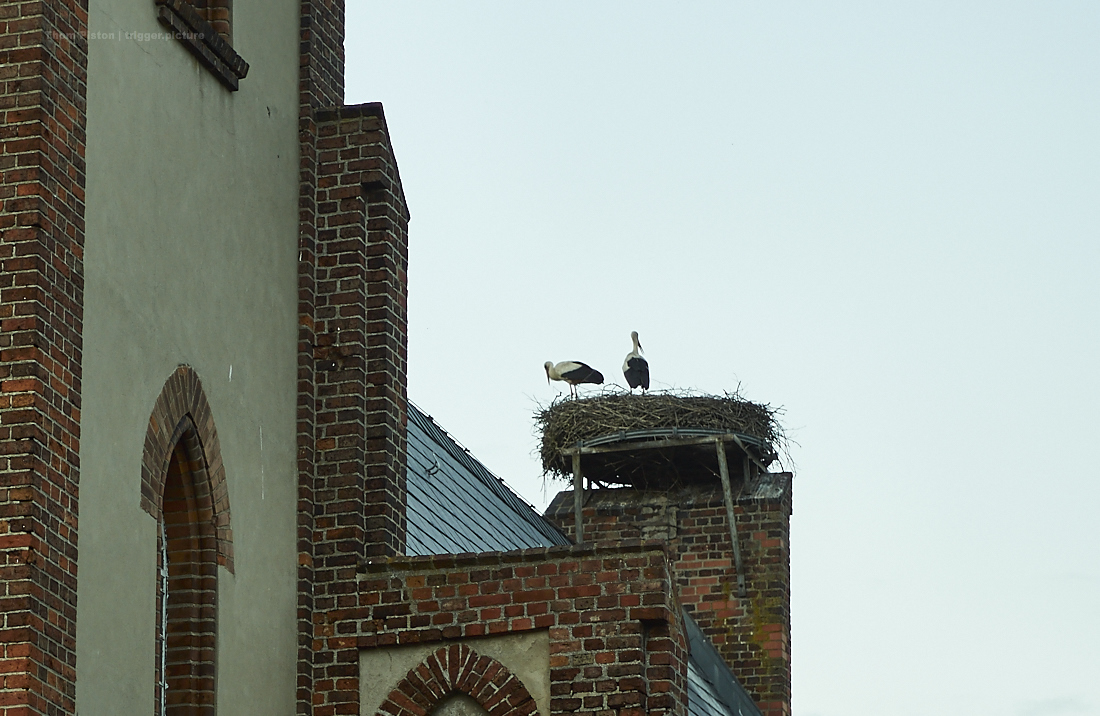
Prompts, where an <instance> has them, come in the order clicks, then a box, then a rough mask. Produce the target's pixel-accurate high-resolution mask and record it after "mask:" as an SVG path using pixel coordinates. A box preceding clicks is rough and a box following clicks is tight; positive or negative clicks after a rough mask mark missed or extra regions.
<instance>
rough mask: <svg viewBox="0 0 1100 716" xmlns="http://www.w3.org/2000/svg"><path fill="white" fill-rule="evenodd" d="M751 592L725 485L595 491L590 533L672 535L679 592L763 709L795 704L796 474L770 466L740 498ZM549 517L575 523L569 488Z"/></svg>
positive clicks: (587, 516) (599, 538) (603, 540)
mask: <svg viewBox="0 0 1100 716" xmlns="http://www.w3.org/2000/svg"><path fill="white" fill-rule="evenodd" d="M735 514H736V519H737V530H738V543H739V546H740V549H741V556H742V562H743V567H744V572H745V579H746V596H745V597H744V598H738V595H737V579H736V569H735V563H734V558H733V548H732V543H731V541H730V532H729V525H728V523H727V519H726V508H725V502H724V500H723V497H722V491H721V486H720V485H718V484H716V483H714V484H702V485H694V486H686V487H682V488H680V489H676V490H671V491H658V490H635V489H630V488H620V489H611V490H595V491H593V492H592V493H590V495H589V497H588V499H587V501H586V506H585V509H584V512H583V519H584V529H585V539H586V540H591V541H594V542H596V543H598V544H609V545H613V544H617V543H621V542H622V541H624V540H634V539H639V538H645V539H661V540H667V542H668V545H669V548H670V552H671V554H672V556H673V560H674V561H673V570H674V572H675V575H676V585H677V591H678V596H679V599H680V601H681V602H682V603H683V604H684V606H685V607H686V608H687V609H688V610H689V611H690V612H691V614H692V616H693V617H694V619H695V620H696V622H697V623H698V624H699V627H700V628H701V629H702V631H703V633H704V634H706V636H707V637H708V638H709V639H710V640H711V642H712V643H713V644H714V646H715V647H716V648H717V649H718V652H719V653H720V654H721V655H722V657H723V658H724V659H725V660H726V662H727V663H728V664H729V665H730V668H731V670H732V671H733V673H734V675H735V676H736V677H737V679H738V681H739V682H741V685H742V686H744V687H745V689H746V690H747V691H748V692H749V693H750V694H751V695H752V697H753V700H754V701H755V702H756V703H757V705H758V706H759V707H760V708H761V710H762V711H763V712H764V714H765V716H789V714H790V713H791V650H790V637H791V620H790V540H789V537H790V515H791V476H790V475H789V474H786V473H781V474H777V475H764V476H761V478H759V479H757V480H755V481H754V482H753V483H752V484H751V485H750V486H749V487H748V488H747V489H745V490H744V491H743V492H742V493H741V495H740V496H739V497H738V499H737V501H736V507H735ZM546 516H547V518H549V519H550V520H551V521H552V522H554V523H555V524H557V525H558V526H559V527H561V528H562V529H563V530H566V532H567V533H570V534H571V533H572V529H573V493H572V492H562V493H560V494H559V495H558V496H557V497H556V498H555V499H554V501H553V502H552V503H551V505H550V507H549V508H547V513H546Z"/></svg>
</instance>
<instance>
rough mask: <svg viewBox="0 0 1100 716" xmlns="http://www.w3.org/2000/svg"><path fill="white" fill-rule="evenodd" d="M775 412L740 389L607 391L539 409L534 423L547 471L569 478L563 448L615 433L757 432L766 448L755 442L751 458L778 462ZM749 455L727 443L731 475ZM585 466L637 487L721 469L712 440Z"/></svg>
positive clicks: (603, 457) (588, 472)
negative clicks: (717, 391)
mask: <svg viewBox="0 0 1100 716" xmlns="http://www.w3.org/2000/svg"><path fill="white" fill-rule="evenodd" d="M776 414H777V411H776V410H775V409H773V408H772V407H771V406H768V405H764V404H761V403H753V402H751V401H748V400H745V399H744V398H742V397H741V396H740V395H738V394H736V393H732V394H731V393H726V394H725V395H721V396H717V395H694V394H689V393H683V392H660V393H646V394H642V395H633V394H630V393H622V392H604V393H602V394H599V395H596V396H593V397H588V398H577V399H569V398H559V399H557V400H555V401H554V402H553V403H551V404H550V405H549V406H547V407H545V408H540V409H539V410H538V411H537V412H536V413H535V422H536V424H537V425H538V427H539V428H540V429H541V430H542V447H541V456H542V468H543V471H544V473H545V474H547V475H548V476H551V477H555V476H556V477H562V478H569V477H571V476H572V474H573V468H572V458H571V457H570V456H569V455H564V454H562V450H563V449H567V448H572V447H575V446H576V445H577V443H579V442H583V441H587V440H592V439H593V438H599V437H603V436H608V435H613V434H615V433H621V432H631V431H642V430H649V431H652V430H657V429H666V430H667V429H671V428H676V429H678V430H683V431H691V430H700V431H705V430H711V431H722V432H726V433H739V434H741V435H749V436H752V437H755V438H757V439H759V440H760V441H761V442H762V444H763V445H762V447H757V446H750V447H749V453H750V456H751V457H752V458H754V459H755V462H756V464H757V465H760V464H762V465H764V466H767V465H769V464H771V463H772V462H773V461H775V460H776V459H777V448H781V447H785V439H784V436H783V431H782V427H781V426H780V425H779V422H778V420H777V419H776ZM632 442H637V441H632ZM744 457H745V454H744V453H743V452H741V451H740V449H739V448H737V447H736V446H735V445H734V444H733V443H730V444H728V445H727V459H728V461H729V466H730V472H731V474H734V475H742V472H743V467H742V464H743V459H744ZM582 469H583V472H584V475H585V476H586V477H588V478H589V479H592V480H595V481H597V482H601V483H607V484H620V485H635V486H639V487H641V486H661V487H673V486H675V485H676V484H681V483H687V482H700V481H709V480H712V479H717V474H718V473H717V469H718V468H717V457H716V454H715V448H714V446H713V444H710V445H703V446H678V447H669V448H661V449H639V450H632V451H627V452H613V453H602V454H599V455H585V456H584V457H583V459H582Z"/></svg>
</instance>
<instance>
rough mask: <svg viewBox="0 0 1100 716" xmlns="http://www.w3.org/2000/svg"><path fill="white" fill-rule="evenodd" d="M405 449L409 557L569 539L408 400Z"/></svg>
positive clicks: (560, 542) (550, 543) (551, 543)
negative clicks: (406, 456) (406, 452)
mask: <svg viewBox="0 0 1100 716" xmlns="http://www.w3.org/2000/svg"><path fill="white" fill-rule="evenodd" d="M407 449H408V456H409V465H408V471H407V477H406V485H407V489H408V513H407V514H408V516H407V522H408V538H407V544H406V548H405V549H406V553H407V554H409V555H410V556H418V555H428V554H457V553H459V552H488V551H496V550H500V551H507V550H513V549H525V548H527V547H551V546H554V545H567V544H570V543H571V540H570V539H569V538H568V537H566V536H565V535H564V534H562V532H561V531H560V530H559V529H558V528H557V527H555V526H553V525H552V524H550V523H549V522H547V521H546V520H545V519H543V517H542V515H540V514H539V513H538V512H537V511H536V510H535V508H534V507H532V506H531V505H529V504H528V503H526V502H525V501H524V500H523V499H521V498H520V497H519V496H518V495H517V494H516V493H515V492H514V491H513V490H512V489H511V488H509V487H508V486H507V485H505V484H504V481H503V480H501V479H500V478H499V477H497V476H496V475H494V474H493V473H491V472H489V470H488V469H487V468H486V467H485V466H484V465H482V464H481V463H480V462H478V461H477V459H475V458H474V457H473V456H472V455H471V454H470V452H469V451H468V450H467V449H466V448H464V447H462V446H461V445H459V444H458V442H456V441H455V439H454V438H452V437H451V436H450V435H448V434H447V432H446V431H445V430H443V428H441V427H439V425H437V424H436V422H435V421H434V420H432V418H431V417H430V416H428V415H426V414H425V413H423V412H422V411H421V410H420V409H419V408H417V407H416V406H415V405H413V404H412V403H409V427H408V448H407Z"/></svg>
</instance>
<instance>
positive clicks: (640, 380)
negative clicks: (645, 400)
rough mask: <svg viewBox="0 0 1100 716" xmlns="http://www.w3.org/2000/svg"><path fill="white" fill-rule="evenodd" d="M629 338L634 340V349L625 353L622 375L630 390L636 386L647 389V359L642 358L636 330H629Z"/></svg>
mask: <svg viewBox="0 0 1100 716" xmlns="http://www.w3.org/2000/svg"><path fill="white" fill-rule="evenodd" d="M630 340H632V341H634V350H632V351H630V352H629V353H627V354H626V359H625V360H624V361H623V377H625V378H626V384H627V385H629V386H630V389H631V390H634V389H635V388H638V387H640V388H641V389H642V390H643V391H646V390H649V361H647V360H646V359H645V358H642V354H641V350H642V344H641V341H639V340H638V332H637V331H631V332H630Z"/></svg>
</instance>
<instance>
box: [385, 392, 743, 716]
mask: <svg viewBox="0 0 1100 716" xmlns="http://www.w3.org/2000/svg"><path fill="white" fill-rule="evenodd" d="M408 414H409V424H408V434H407V437H408V448H407V449H408V459H409V464H408V471H407V478H406V486H407V489H408V513H407V514H408V518H407V524H408V530H407V544H406V552H407V554H408V555H409V556H423V555H430V554H457V553H460V552H487V551H496V550H501V551H507V550H513V549H525V548H528V547H550V546H553V545H567V544H571V543H572V540H570V539H569V538H568V537H567V536H566V535H565V534H563V533H562V532H561V530H559V529H558V528H557V527H555V526H554V525H552V524H550V522H548V521H547V520H546V519H544V518H543V517H542V515H540V514H539V513H538V512H537V511H536V510H535V508H534V507H532V506H531V505H529V504H528V503H527V502H525V501H524V500H523V499H521V498H520V497H519V496H518V495H517V494H516V493H515V492H514V491H513V490H512V489H511V488H510V487H508V486H507V485H506V484H505V483H504V481H503V480H501V479H500V478H499V477H497V476H496V475H494V474H493V473H491V472H489V470H488V469H487V468H486V467H485V466H484V465H482V464H481V463H480V462H478V460H477V459H476V458H474V456H473V455H471V454H470V452H469V451H468V450H467V449H466V448H464V447H462V446H461V445H459V444H458V442H457V441H456V440H455V439H454V438H452V437H451V436H450V435H448V434H447V432H446V431H445V430H443V428H441V427H439V425H438V424H436V422H435V421H434V420H432V418H431V417H430V416H428V415H427V414H425V413H424V412H423V411H421V410H420V409H419V408H417V407H416V406H415V405H413V404H412V403H409V411H408ZM684 624H685V630H686V631H687V636H688V644H689V652H690V657H689V660H688V712H689V716H760V710H759V709H757V708H756V706H755V705H754V704H753V702H752V699H751V698H749V695H748V694H747V693H746V692H745V690H744V688H742V687H741V685H740V684H739V683H738V682H737V679H735V678H734V676H733V674H732V673H731V672H730V670H729V667H728V666H726V664H725V662H724V661H722V658H721V656H719V654H718V652H717V651H715V649H714V647H713V646H712V645H711V644H710V642H709V641H708V640H707V638H706V637H705V636H704V635H703V633H702V631H700V630H699V627H698V626H697V625H696V624H695V621H694V620H693V619H692V618H691V616H690V615H688V613H687V612H684Z"/></svg>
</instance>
